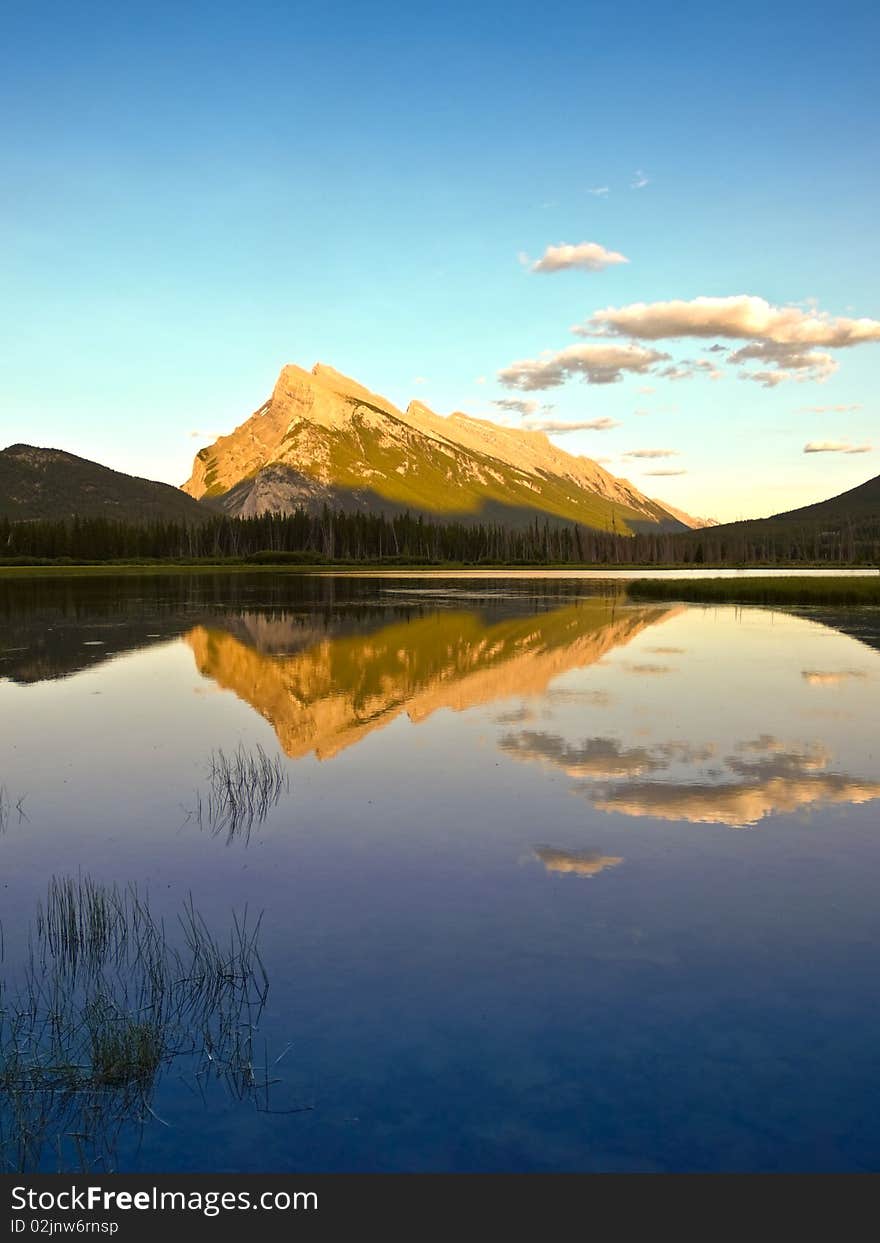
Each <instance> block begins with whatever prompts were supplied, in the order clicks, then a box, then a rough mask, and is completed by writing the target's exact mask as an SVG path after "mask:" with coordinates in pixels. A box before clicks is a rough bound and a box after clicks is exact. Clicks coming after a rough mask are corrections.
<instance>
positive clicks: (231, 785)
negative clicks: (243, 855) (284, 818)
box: [191, 744, 290, 841]
mask: <svg viewBox="0 0 880 1243" xmlns="http://www.w3.org/2000/svg"><path fill="white" fill-rule="evenodd" d="M289 788H290V783H289V779H288V776H287V773H286V771H285V769H284V765H283V764H282V762H281V760H280V759H279V758H278V757H277V756H275V757H273V758H270V757H269V756H268V755H267V754H266V752H265V751H264V750H263V748H262V747H261V746H259V745H258V746H257V747H256V749H255V750H253V751H248V750H246V749H245V747H244V746H242V745H241V744H239V746H238V747H237V749H236V750H235V751H234V752H233V753H232V754H231V755H227V754H226V753H225V752H224V751H223V750H218V751H215V752H214V753H213V754H212V756H211V767H210V770H209V772H208V790H207V794H206V795H204V796H203V795H202V794H201V793H198V794H197V796H196V798H197V802H196V807H195V811H194V813H191V814H193V815H194V816H195V819H196V820H197V821H198V824H199V827H200V828H207V829H208V831H209V832H210V833H211V834H212V835H214V836H218V835H223V834H225V836H226V840H227V841H232V840H233V838H235V837H240V836H243V837H244V838H245V840H249V838H250V834H251V830H252V829H253V827H254V825H255V824H262V823H263V822H264V821H265V820H266V818H267V817H268V815H269V812H270V811H271V810H272V808H273V807H275V806H276V805H277V804H278V802H279V800H280V799H281V796H282V795H283V794H286V793H287V791H288V790H289Z"/></svg>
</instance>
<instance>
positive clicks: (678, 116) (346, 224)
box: [0, 0, 880, 520]
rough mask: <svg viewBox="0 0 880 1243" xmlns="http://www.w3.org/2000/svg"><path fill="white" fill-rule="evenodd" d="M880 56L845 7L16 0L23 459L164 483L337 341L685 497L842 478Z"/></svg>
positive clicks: (862, 22)
mask: <svg viewBox="0 0 880 1243" xmlns="http://www.w3.org/2000/svg"><path fill="white" fill-rule="evenodd" d="M878 45H880V10H878V8H877V6H876V5H872V4H868V3H848V2H847V0H844V2H843V3H839V4H838V5H836V6H834V8H833V9H829V8H828V6H827V5H826V4H818V3H811V2H806V3H797V4H795V3H788V2H787V0H779V2H777V3H775V4H773V5H771V6H767V5H766V4H764V3H762V4H755V3H750V2H746V3H742V4H738V5H735V6H724V7H721V6H716V5H712V4H706V3H705V2H704V3H700V4H689V3H676V4H673V5H658V4H656V3H653V2H652V3H625V2H624V3H618V4H615V5H606V4H603V5H597V4H591V3H584V2H583V0H580V2H579V3H572V4H569V3H554V0H548V2H547V3H544V4H542V5H536V4H534V3H528V4H523V3H518V2H517V0H507V2H505V3H504V4H500V3H498V4H496V3H486V2H484V0H471V2H470V3H468V4H461V3H458V2H457V0H452V2H451V3H444V4H443V5H435V6H415V5H413V6H403V5H400V4H388V3H365V2H363V0H361V2H360V3H357V4H340V3H333V2H332V0H331V2H330V3H324V4H322V5H303V4H297V3H266V2H261V0H254V2H252V3H249V4H247V5H245V4H241V3H224V2H223V0H216V2H215V3H212V4H201V3H198V2H192V3H187V4H184V5H181V4H179V3H173V4H169V3H165V2H164V0H158V2H153V3H150V4H149V5H146V4H137V3H131V4H123V5H120V4H118V3H113V4H105V3H80V2H77V0H67V2H66V3H63V4H62V3H40V2H39V0H31V2H29V3H20V2H16V0H8V3H7V5H5V6H4V23H3V39H2V45H0V116H2V117H3V119H4V120H3V124H2V127H0V156H2V167H3V177H2V181H0V235H2V252H0V282H2V289H3V296H2V299H0V445H6V444H11V443H16V442H21V441H24V442H27V443H31V444H39V445H51V446H54V447H58V448H64V449H67V450H69V451H71V452H73V453H77V454H81V455H82V456H84V457H89V458H93V459H95V460H98V461H101V462H103V463H105V464H106V465H108V466H112V467H114V468H116V469H119V470H124V471H127V472H129V473H133V474H138V475H143V476H146V477H148V478H154V479H162V480H165V481H167V482H170V483H178V484H179V483H181V482H182V481H183V480H184V479H185V478H186V477H187V476H188V475H189V472H190V467H191V462H192V457H193V454H194V452H195V451H196V450H197V449H198V448H199V447H200V446H201V445H203V444H206V443H209V442H210V441H211V440H213V439H214V437H215V436H216V435H218V434H220V433H225V432H228V431H231V430H232V428H233V427H235V426H237V425H238V424H239V423H241V422H242V421H243V420H244V419H245V418H247V417H248V416H249V415H250V414H251V413H252V412H253V411H254V410H255V409H256V408H257V407H258V406H259V405H260V404H261V403H262V402H263V401H264V400H265V398H266V397H267V396H268V394H269V393H270V392H271V389H272V386H273V384H274V381H275V379H276V377H277V374H278V372H279V370H280V369H281V367H282V366H283V365H284V364H285V363H289V362H292V363H298V364H300V365H301V366H304V367H311V366H312V364H313V363H314V362H316V361H321V362H324V363H329V364H330V365H332V366H334V367H336V368H337V369H338V370H340V371H343V372H345V373H346V374H348V375H351V376H353V377H355V378H356V379H357V380H359V381H360V382H361V383H362V384H365V385H366V386H367V387H369V388H371V389H373V390H375V391H377V392H379V393H382V394H383V395H384V396H386V397H388V398H390V399H391V400H392V401H393V402H395V403H396V404H398V405H404V406H405V405H406V403H407V402H408V401H409V400H410V399H411V398H413V397H417V398H418V399H419V400H420V401H423V402H425V403H426V404H427V405H429V406H431V407H432V408H433V409H435V410H437V411H439V412H441V413H448V412H450V411H453V410H463V411H465V412H467V413H469V414H473V415H477V416H479V417H484V418H491V419H494V420H496V421H499V422H505V423H507V424H512V425H516V426H520V425H522V426H530V427H542V426H544V425H550V427H549V431H550V434H551V435H552V437H553V439H554V441H555V443H557V444H558V445H559V446H560V447H562V448H564V449H566V450H567V451H569V452H572V453H582V454H585V455H586V456H588V457H591V458H593V459H595V460H598V461H600V462H602V464H603V465H604V466H606V468H607V469H608V470H610V471H612V472H613V473H614V474H616V475H622V476H625V477H627V478H629V479H631V480H632V481H633V482H634V483H635V484H636V485H637V486H638V487H640V488H641V489H642V490H643V491H646V492H648V493H649V494H650V495H654V496H658V497H661V498H663V499H665V500H667V501H669V502H670V503H672V504H674V505H676V506H679V507H681V508H683V509H686V510H688V511H690V512H691V513H694V514H698V515H700V516H705V517H713V518H716V519H720V520H730V519H734V518H738V517H749V516H759V515H763V514H768V513H773V512H778V511H780V510H784V509H790V508H793V507H795V506H797V505H800V504H806V503H809V502H811V501H814V500H818V499H821V498H823V497H826V496H831V495H834V494H836V493H838V492H840V491H843V490H844V489H846V488H849V487H853V486H855V485H856V484H858V483H860V482H862V481H864V480H865V479H868V478H871V477H873V476H874V475H876V474H878V472H880V395H878V384H877V377H878V367H880V280H878V276H880V262H878V260H880V245H878V227H877V220H878V197H880V196H878V190H880V161H878V158H877V156H878V142H877V132H878V120H880V78H878V75H877V73H876V49H877V47H878ZM499 403H505V404H499ZM577 424H586V425H587V426H581V427H577V426H572V425H577ZM590 425H592V426H590ZM560 427H561V429H562V430H558V429H559V428H560ZM661 472H662V473H661Z"/></svg>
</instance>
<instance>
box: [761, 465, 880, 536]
mask: <svg viewBox="0 0 880 1243" xmlns="http://www.w3.org/2000/svg"><path fill="white" fill-rule="evenodd" d="M759 521H764V522H796V523H802V522H815V521H818V522H832V523H835V522H864V521H874V522H876V523H877V525H878V527H880V475H877V476H876V477H875V478H874V479H869V480H868V481H867V483H860V484H859V485H858V487H856V488H850V489H849V491H848V492H841V493H840V495H839V496H832V497H830V498H829V499H828V500H827V501H817V502H816V503H815V504H813V505H804V506H803V507H802V508H801V509H791V510H789V511H788V512H787V513H782V514H774V516H773V517H772V518H765V519H759Z"/></svg>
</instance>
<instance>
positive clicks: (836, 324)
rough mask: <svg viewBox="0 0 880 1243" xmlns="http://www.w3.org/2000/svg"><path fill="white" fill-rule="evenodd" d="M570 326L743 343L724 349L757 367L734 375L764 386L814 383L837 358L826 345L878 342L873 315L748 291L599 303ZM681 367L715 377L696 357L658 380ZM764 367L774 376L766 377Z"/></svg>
mask: <svg viewBox="0 0 880 1243" xmlns="http://www.w3.org/2000/svg"><path fill="white" fill-rule="evenodd" d="M572 331H573V332H575V333H576V334H577V335H578V336H585V337H590V336H593V337H621V336H623V337H630V338H634V339H636V340H639V341H662V340H678V339H681V338H684V337H697V338H700V337H723V338H727V339H730V340H735V341H745V342H747V343H748V344H746V345H743V346H740V347H739V348H738V349H736V350H734V351H733V352H731V353H730V354H729V361H730V362H731V363H733V364H735V365H738V364H742V363H750V362H754V363H757V364H759V365H760V364H763V366H760V367H759V369H758V370H757V371H748V370H743V371H740V373H739V375H740V378H741V379H743V380H751V381H753V382H755V383H757V384H763V385H764V386H765V387H770V388H772V387H775V386H776V385H777V384H781V383H783V382H784V381H786V380H797V381H799V382H803V381H816V382H819V383H822V382H823V381H825V380H827V379H828V378H829V376H831V375H833V374H834V372H835V371H836V370H837V368H838V363H837V360H836V359H835V358H834V357H832V355H831V354H829V353H828V352H827V351H828V350H829V349H845V348H849V347H851V346H855V345H862V344H865V343H868V342H880V320H876V319H866V318H862V319H850V318H848V317H846V316H832V315H829V314H827V313H826V312H823V311H820V310H818V309H817V307H816V306H815V304H814V303H813V302H809V303H808V304H806V308H804V307H799V306H773V305H772V304H771V303H769V302H767V301H766V300H765V299H764V298H757V297H753V296H751V295H749V294H737V295H735V296H733V297H729V298H705V297H701V298H692V299H691V300H690V301H684V300H680V299H679V300H673V301H669V302H633V303H630V304H629V305H628V306H621V307H605V308H603V309H602V310H599V311H596V312H595V313H594V314H593V315H592V316H591V317H590V318H589V319H588V320H587V321H586V323H584V324H578V325H576V326H575V327H574V328H573V329H572ZM817 347H819V348H817ZM708 348H709V352H710V353H723V352H724V351H725V349H727V348H728V347H725V346H722V345H719V344H718V343H717V342H716V343H715V344H713V345H711V346H709V347H708ZM688 367H690V368H693V369H696V370H703V371H706V372H707V373H708V374H709V375H710V377H711V378H712V379H719V378H720V376H721V372H720V370H718V368H717V367H713V364H712V363H711V362H709V360H707V359H701V360H700V361H699V362H697V363H687V362H686V363H684V364H675V365H674V366H673V367H670V368H669V369H668V370H667V372H666V373H665V374H666V377H667V378H668V379H673V380H677V379H684V378H685V377H686V375H687V374H688V370H687V368H688ZM770 368H772V369H773V370H774V371H775V372H776V373H779V374H777V375H776V376H775V377H771V374H770V370H769V369H770ZM690 374H693V371H691V372H690Z"/></svg>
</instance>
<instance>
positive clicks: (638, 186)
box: [629, 168, 651, 190]
mask: <svg viewBox="0 0 880 1243" xmlns="http://www.w3.org/2000/svg"><path fill="white" fill-rule="evenodd" d="M650 182H651V178H650V177H649V176H648V175H647V174H646V173H644V172H643V171H642V169H640V168H637V169H636V171H635V172H634V173H633V179H632V181H631V182H630V183H629V184H630V189H632V190H644V188H645V186H647V185H650Z"/></svg>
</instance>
